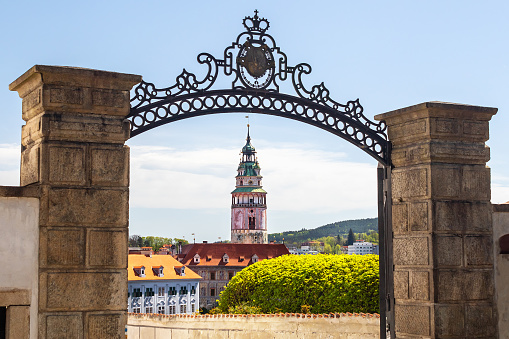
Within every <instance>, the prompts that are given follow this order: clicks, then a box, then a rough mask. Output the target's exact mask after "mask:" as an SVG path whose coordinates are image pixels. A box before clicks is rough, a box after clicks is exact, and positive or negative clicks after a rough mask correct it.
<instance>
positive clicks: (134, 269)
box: [127, 254, 201, 314]
mask: <svg viewBox="0 0 509 339" xmlns="http://www.w3.org/2000/svg"><path fill="white" fill-rule="evenodd" d="M200 280H201V277H200V276H199V275H198V274H196V273H195V272H193V271H192V270H190V269H189V268H187V267H186V266H185V265H183V264H182V263H180V262H178V261H177V260H175V259H174V258H173V257H172V256H171V255H152V254H148V255H144V254H129V256H128V298H127V309H128V312H133V313H159V314H193V313H196V312H198V302H199V300H200V290H199V282H200Z"/></svg>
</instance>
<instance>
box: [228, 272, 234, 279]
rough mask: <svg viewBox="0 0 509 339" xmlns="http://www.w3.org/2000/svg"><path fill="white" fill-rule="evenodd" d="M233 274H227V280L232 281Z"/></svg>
mask: <svg viewBox="0 0 509 339" xmlns="http://www.w3.org/2000/svg"><path fill="white" fill-rule="evenodd" d="M233 275H234V273H233V272H228V280H232V278H233Z"/></svg>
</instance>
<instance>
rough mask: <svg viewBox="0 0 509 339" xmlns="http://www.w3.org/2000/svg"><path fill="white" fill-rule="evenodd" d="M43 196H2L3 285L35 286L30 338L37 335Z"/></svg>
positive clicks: (0, 254) (0, 278) (0, 282)
mask: <svg viewBox="0 0 509 339" xmlns="http://www.w3.org/2000/svg"><path fill="white" fill-rule="evenodd" d="M38 258H39V199H37V198H6V197H0V267H2V274H0V288H6V289H9V288H18V289H27V290H31V293H32V300H31V305H30V338H33V339H35V338H37V332H38V331H37V308H38V304H37V295H38Z"/></svg>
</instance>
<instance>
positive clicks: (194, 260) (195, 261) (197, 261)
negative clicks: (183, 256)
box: [193, 253, 200, 264]
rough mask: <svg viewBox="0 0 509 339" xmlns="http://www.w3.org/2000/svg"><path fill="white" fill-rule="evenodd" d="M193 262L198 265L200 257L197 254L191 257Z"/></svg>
mask: <svg viewBox="0 0 509 339" xmlns="http://www.w3.org/2000/svg"><path fill="white" fill-rule="evenodd" d="M193 262H194V263H195V264H199V263H200V255H199V254H198V253H196V254H195V255H194V257H193Z"/></svg>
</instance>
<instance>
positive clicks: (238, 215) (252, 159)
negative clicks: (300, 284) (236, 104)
mask: <svg viewBox="0 0 509 339" xmlns="http://www.w3.org/2000/svg"><path fill="white" fill-rule="evenodd" d="M237 172H238V173H237V176H236V177H235V179H236V186H235V187H236V188H235V190H234V191H233V192H232V226H231V232H232V234H231V242H232V243H241V244H267V243H268V240H267V211H266V210H267V205H266V202H267V200H266V195H267V192H265V190H264V189H263V188H262V176H261V175H260V166H259V165H258V159H257V158H256V151H255V148H254V147H253V145H251V137H250V136H249V124H248V125H247V139H246V145H245V146H244V147H242V158H241V159H240V164H239V168H238V169H237Z"/></svg>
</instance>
